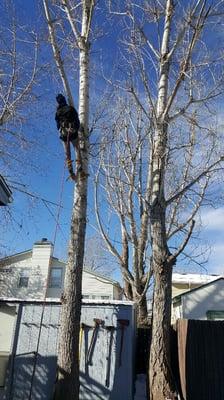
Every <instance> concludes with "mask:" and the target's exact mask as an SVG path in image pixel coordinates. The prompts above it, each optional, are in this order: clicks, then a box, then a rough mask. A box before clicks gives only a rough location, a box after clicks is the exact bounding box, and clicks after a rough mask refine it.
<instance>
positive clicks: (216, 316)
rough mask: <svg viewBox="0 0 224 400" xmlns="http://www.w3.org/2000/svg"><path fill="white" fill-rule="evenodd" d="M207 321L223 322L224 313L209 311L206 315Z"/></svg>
mask: <svg viewBox="0 0 224 400" xmlns="http://www.w3.org/2000/svg"><path fill="white" fill-rule="evenodd" d="M206 315H207V319H209V320H212V321H222V320H224V311H222V310H221V311H219V310H209V311H207V313H206Z"/></svg>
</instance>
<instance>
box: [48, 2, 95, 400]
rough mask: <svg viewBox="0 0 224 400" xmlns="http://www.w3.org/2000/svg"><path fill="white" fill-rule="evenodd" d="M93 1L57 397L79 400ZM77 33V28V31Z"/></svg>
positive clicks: (85, 44) (86, 14)
mask: <svg viewBox="0 0 224 400" xmlns="http://www.w3.org/2000/svg"><path fill="white" fill-rule="evenodd" d="M43 2H44V6H45V13H46V17H47V22H48V27H49V32H50V39H51V44H52V48H53V53H54V58H55V61H56V64H57V66H58V70H59V73H60V76H61V79H62V82H63V85H64V89H65V91H66V93H67V95H68V97H69V99H70V103H72V95H71V91H70V87H69V82H68V79H67V76H66V73H65V71H64V68H63V62H62V59H61V55H60V52H59V49H58V46H57V42H56V40H55V32H54V29H53V24H52V22H51V20H50V16H49V9H48V7H47V0H43ZM62 5H63V6H64V7H65V11H66V12H67V15H68V17H69V18H68V20H69V21H70V23H72V19H71V8H70V3H69V2H67V1H66V0H62ZM93 7H94V3H93V0H82V21H81V33H80V34H78V36H77V37H75V40H76V41H77V43H78V47H79V72H80V77H79V118H80V124H81V129H80V131H81V136H82V137H81V139H82V140H83V141H84V147H83V148H82V150H81V155H82V168H83V170H84V172H85V175H84V177H83V176H82V177H81V175H80V174H78V180H77V183H76V186H75V190H74V203H73V209H72V218H71V231H70V242H69V250H68V263H67V268H66V275H65V286H64V293H63V296H62V310H61V322H60V341H59V353H58V380H57V384H56V391H55V399H58V400H59V399H62V398H63V400H74V399H76V400H78V399H79V327H80V316H81V303H82V271H83V259H84V248H85V232H86V214H87V188H88V151H89V138H88V129H89V126H88V125H89V48H90V43H89V32H90V24H91V18H92V11H93ZM75 33H77V31H75Z"/></svg>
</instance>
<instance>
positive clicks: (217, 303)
mask: <svg viewBox="0 0 224 400" xmlns="http://www.w3.org/2000/svg"><path fill="white" fill-rule="evenodd" d="M207 311H224V279H219V280H217V281H214V282H212V283H210V284H209V285H206V286H202V287H201V288H198V289H197V290H193V291H192V292H189V293H185V294H184V295H183V296H182V316H183V318H186V319H202V320H203V319H204V320H205V319H207V315H206V313H207Z"/></svg>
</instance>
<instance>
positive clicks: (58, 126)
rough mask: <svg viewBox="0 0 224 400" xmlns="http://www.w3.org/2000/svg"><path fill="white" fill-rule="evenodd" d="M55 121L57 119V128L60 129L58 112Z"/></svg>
mask: <svg viewBox="0 0 224 400" xmlns="http://www.w3.org/2000/svg"><path fill="white" fill-rule="evenodd" d="M55 121H56V124H57V128H58V130H59V129H60V122H59V118H58V115H57V113H56V114H55Z"/></svg>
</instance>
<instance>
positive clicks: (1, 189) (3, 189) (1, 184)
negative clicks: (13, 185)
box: [0, 175, 12, 206]
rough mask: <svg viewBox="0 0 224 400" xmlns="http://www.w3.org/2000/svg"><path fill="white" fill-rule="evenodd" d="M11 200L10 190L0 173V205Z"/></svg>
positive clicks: (4, 204)
mask: <svg viewBox="0 0 224 400" xmlns="http://www.w3.org/2000/svg"><path fill="white" fill-rule="evenodd" d="M11 201H12V191H11V190H10V188H9V186H8V185H7V183H6V181H5V179H4V178H3V176H2V175H0V206H6V205H7V204H8V203H10V202H11Z"/></svg>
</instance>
